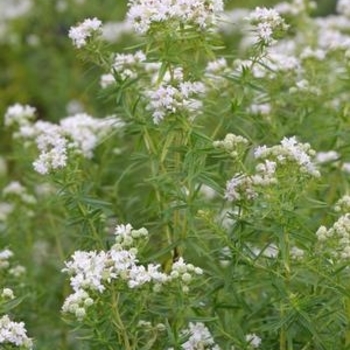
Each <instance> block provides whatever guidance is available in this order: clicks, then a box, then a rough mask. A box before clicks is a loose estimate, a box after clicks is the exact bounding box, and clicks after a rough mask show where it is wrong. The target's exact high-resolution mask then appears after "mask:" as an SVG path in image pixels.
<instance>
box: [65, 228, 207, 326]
mask: <svg viewBox="0 0 350 350" xmlns="http://www.w3.org/2000/svg"><path fill="white" fill-rule="evenodd" d="M115 236H116V237H115V244H114V245H113V246H112V247H111V249H110V250H109V251H107V252H105V251H100V252H96V251H90V252H84V251H76V252H75V253H74V254H73V256H72V258H71V260H70V261H68V262H66V263H65V266H66V267H65V268H64V269H63V270H62V271H63V272H67V273H68V274H69V275H70V276H71V277H70V284H71V286H72V288H73V290H74V293H73V294H71V295H70V296H68V297H67V299H66V300H65V302H64V304H63V307H62V311H63V312H64V313H72V314H74V315H75V316H76V317H77V318H78V319H80V320H81V319H83V318H84V316H85V313H86V308H87V307H89V306H91V305H92V304H93V299H92V298H91V297H90V295H89V294H88V292H89V291H91V292H92V293H100V294H101V293H103V292H104V291H105V290H106V286H107V285H108V284H110V283H111V282H112V281H113V280H119V281H124V283H125V284H126V286H127V287H128V288H130V289H134V288H138V287H141V286H143V285H145V284H147V283H152V286H153V290H154V291H160V290H161V288H162V285H164V284H166V283H170V282H172V281H179V283H180V284H181V286H182V289H183V291H184V292H188V290H189V289H188V284H189V283H190V282H191V280H192V279H193V276H194V275H201V274H202V273H203V271H202V269H200V268H198V267H195V266H193V265H192V264H186V263H185V262H184V260H183V258H179V260H178V261H176V262H174V264H173V266H172V269H171V271H170V273H169V274H166V273H164V272H161V271H160V267H161V266H160V264H148V265H147V266H144V265H141V264H139V260H138V258H137V254H138V250H137V248H136V247H135V244H136V243H137V240H139V239H145V238H147V236H148V232H147V230H146V229H145V228H141V229H138V230H135V229H133V227H132V226H131V225H130V224H127V225H118V226H117V227H116V230H115ZM83 309H84V310H83Z"/></svg>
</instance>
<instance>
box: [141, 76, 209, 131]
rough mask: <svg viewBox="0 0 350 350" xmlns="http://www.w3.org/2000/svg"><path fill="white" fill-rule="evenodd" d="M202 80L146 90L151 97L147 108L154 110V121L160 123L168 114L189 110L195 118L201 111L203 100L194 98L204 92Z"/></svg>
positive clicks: (191, 117) (190, 117)
mask: <svg viewBox="0 0 350 350" xmlns="http://www.w3.org/2000/svg"><path fill="white" fill-rule="evenodd" d="M204 90H205V88H204V84H202V83H200V82H189V81H184V82H180V83H179V84H178V85H177V86H172V85H165V84H164V85H161V86H160V87H159V88H157V89H156V90H155V91H152V90H151V91H148V92H146V97H148V98H149V100H150V102H149V103H148V106H147V109H148V110H150V111H152V115H153V121H154V123H155V124H159V123H160V122H161V121H162V120H163V119H164V118H165V117H166V115H167V114H174V113H177V112H180V111H181V112H187V113H188V114H189V115H190V116H189V119H191V120H193V119H194V118H195V117H196V115H198V114H199V113H200V110H201V108H202V101H200V100H198V99H196V98H194V97H195V96H198V95H201V94H203V93H204Z"/></svg>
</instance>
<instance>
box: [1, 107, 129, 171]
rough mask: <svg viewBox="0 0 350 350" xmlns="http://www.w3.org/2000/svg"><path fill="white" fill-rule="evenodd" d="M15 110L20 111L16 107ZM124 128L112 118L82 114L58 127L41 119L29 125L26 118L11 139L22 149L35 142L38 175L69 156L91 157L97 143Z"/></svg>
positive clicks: (118, 120)
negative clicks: (17, 141) (21, 142)
mask: <svg viewBox="0 0 350 350" xmlns="http://www.w3.org/2000/svg"><path fill="white" fill-rule="evenodd" d="M17 109H18V110H19V108H18V107H17ZM9 110H11V107H10V108H9ZM9 110H8V111H9ZM7 114H11V113H7ZM18 120H19V119H18ZM123 125H124V123H123V122H122V121H121V120H120V119H119V118H117V117H115V116H111V117H107V118H104V119H97V118H93V117H91V116H89V115H87V114H85V113H78V114H76V115H73V116H69V117H66V118H64V119H62V120H61V121H60V124H53V123H50V122H45V121H41V120H39V121H37V122H35V123H31V122H30V121H29V120H28V118H27V119H21V123H20V124H19V125H18V126H19V128H18V130H17V131H16V132H14V134H13V136H14V137H15V138H20V139H21V140H22V141H24V145H25V146H26V145H31V144H33V142H34V143H35V145H36V147H37V149H38V150H39V152H40V154H39V157H38V158H37V159H36V160H35V161H34V162H33V166H34V169H35V170H36V171H37V172H38V173H40V174H43V175H45V174H48V173H49V172H51V171H53V170H57V169H60V168H64V167H65V166H66V165H67V161H68V155H69V153H75V154H80V155H82V156H83V157H85V158H92V156H93V150H94V149H95V148H96V146H97V145H98V143H99V142H100V141H101V140H103V138H104V137H106V136H107V135H108V134H109V133H110V132H111V131H112V130H113V129H120V128H121V127H123Z"/></svg>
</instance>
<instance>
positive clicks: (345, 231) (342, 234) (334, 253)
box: [316, 213, 350, 262]
mask: <svg viewBox="0 0 350 350" xmlns="http://www.w3.org/2000/svg"><path fill="white" fill-rule="evenodd" d="M316 236H317V239H318V241H319V243H320V245H321V247H322V250H323V251H324V252H325V253H328V254H329V255H330V256H331V258H333V259H336V260H338V261H340V262H341V261H348V260H349V259H350V214H349V213H347V214H345V215H342V216H341V217H340V218H339V219H338V220H337V221H336V222H335V223H334V224H333V226H332V227H331V228H329V229H327V227H325V226H320V227H319V229H318V230H317V232H316Z"/></svg>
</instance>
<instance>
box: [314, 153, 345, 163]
mask: <svg viewBox="0 0 350 350" xmlns="http://www.w3.org/2000/svg"><path fill="white" fill-rule="evenodd" d="M339 157H340V155H339V153H338V152H336V151H328V152H317V153H316V157H315V161H316V163H319V164H324V163H329V162H332V161H334V160H338V159H339Z"/></svg>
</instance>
